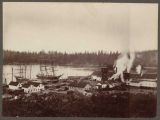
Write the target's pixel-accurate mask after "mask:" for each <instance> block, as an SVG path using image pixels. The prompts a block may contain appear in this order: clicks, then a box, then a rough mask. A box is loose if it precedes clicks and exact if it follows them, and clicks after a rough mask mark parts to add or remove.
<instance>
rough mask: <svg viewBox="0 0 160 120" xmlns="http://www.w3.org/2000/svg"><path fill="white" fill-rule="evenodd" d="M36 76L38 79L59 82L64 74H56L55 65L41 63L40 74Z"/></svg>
mask: <svg viewBox="0 0 160 120" xmlns="http://www.w3.org/2000/svg"><path fill="white" fill-rule="evenodd" d="M36 76H37V78H38V79H42V80H52V81H54V82H58V80H59V78H60V77H61V76H62V75H55V69H54V67H53V66H47V65H40V74H37V75H36Z"/></svg>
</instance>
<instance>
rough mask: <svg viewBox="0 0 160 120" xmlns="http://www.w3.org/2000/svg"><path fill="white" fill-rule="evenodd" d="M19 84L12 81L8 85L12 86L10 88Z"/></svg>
mask: <svg viewBox="0 0 160 120" xmlns="http://www.w3.org/2000/svg"><path fill="white" fill-rule="evenodd" d="M18 84H19V82H14V81H11V82H10V83H9V85H12V86H17V85H18Z"/></svg>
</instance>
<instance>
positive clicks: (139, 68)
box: [136, 65, 142, 74]
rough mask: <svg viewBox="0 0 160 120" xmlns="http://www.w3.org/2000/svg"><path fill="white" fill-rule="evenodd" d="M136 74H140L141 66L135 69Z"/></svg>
mask: <svg viewBox="0 0 160 120" xmlns="http://www.w3.org/2000/svg"><path fill="white" fill-rule="evenodd" d="M136 72H137V73H138V74H141V72H142V66H141V65H138V66H137V67H136Z"/></svg>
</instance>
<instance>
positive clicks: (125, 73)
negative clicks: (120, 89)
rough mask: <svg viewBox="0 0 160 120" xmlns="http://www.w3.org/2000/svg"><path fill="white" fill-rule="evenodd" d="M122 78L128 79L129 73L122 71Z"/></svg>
mask: <svg viewBox="0 0 160 120" xmlns="http://www.w3.org/2000/svg"><path fill="white" fill-rule="evenodd" d="M123 78H124V80H125V81H126V80H127V81H129V79H130V73H128V72H123Z"/></svg>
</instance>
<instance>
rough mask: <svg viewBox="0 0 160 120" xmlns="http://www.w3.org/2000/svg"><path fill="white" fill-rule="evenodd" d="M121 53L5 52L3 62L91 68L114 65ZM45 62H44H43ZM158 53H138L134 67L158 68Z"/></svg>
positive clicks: (154, 51)
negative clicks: (92, 66) (41, 63)
mask: <svg viewBox="0 0 160 120" xmlns="http://www.w3.org/2000/svg"><path fill="white" fill-rule="evenodd" d="M119 55H120V53H118V52H110V53H104V52H103V51H99V52H97V53H96V52H94V53H89V52H85V53H74V54H68V53H61V52H56V51H55V52H53V51H49V52H47V53H46V52H44V51H41V52H18V51H10V50H4V54H3V56H4V57H3V60H4V64H17V63H25V64H39V63H40V62H43V63H48V64H50V63H51V62H52V63H54V64H55V65H78V66H91V65H98V66H104V65H113V64H114V61H115V60H116V59H117V58H118V56H119ZM42 60H43V61H42ZM157 62H158V51H156V50H152V51H144V52H137V53H136V58H135V61H134V65H137V64H142V65H143V66H157Z"/></svg>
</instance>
